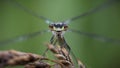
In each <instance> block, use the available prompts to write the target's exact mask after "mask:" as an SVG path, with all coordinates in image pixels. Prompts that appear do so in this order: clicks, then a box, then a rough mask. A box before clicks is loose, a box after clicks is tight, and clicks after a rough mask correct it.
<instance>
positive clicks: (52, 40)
mask: <svg viewBox="0 0 120 68" xmlns="http://www.w3.org/2000/svg"><path fill="white" fill-rule="evenodd" d="M56 43H57V39H55V36H54V35H53V36H52V37H51V39H50V44H52V45H55V44H56ZM47 51H48V48H47V49H46V50H45V51H44V53H43V56H45V55H46V53H47Z"/></svg>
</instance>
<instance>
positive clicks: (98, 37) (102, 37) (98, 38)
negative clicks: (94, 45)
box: [69, 29, 120, 44]
mask: <svg viewBox="0 0 120 68" xmlns="http://www.w3.org/2000/svg"><path fill="white" fill-rule="evenodd" d="M69 31H71V32H73V33H77V34H81V35H84V36H88V37H91V38H94V39H96V40H100V41H103V42H111V43H117V44H120V39H112V38H108V37H105V36H101V35H97V34H92V33H87V32H82V31H79V30H74V29H70V30H69Z"/></svg>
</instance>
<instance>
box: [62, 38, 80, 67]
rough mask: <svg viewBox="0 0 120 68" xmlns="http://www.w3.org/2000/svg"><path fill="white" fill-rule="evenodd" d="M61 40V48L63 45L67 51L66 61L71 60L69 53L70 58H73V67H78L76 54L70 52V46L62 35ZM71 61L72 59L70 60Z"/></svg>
mask: <svg viewBox="0 0 120 68" xmlns="http://www.w3.org/2000/svg"><path fill="white" fill-rule="evenodd" d="M62 39H63V40H62V41H63V46H61V48H62V47H64V48H65V49H66V50H67V51H68V55H67V57H66V58H67V59H68V61H70V60H71V58H70V57H69V55H70V54H71V55H72V58H74V65H75V67H78V61H77V58H76V56H75V54H74V53H73V52H72V50H71V48H70V46H69V45H68V44H67V42H66V41H65V39H64V37H63V38H62ZM71 62H72V61H71Z"/></svg>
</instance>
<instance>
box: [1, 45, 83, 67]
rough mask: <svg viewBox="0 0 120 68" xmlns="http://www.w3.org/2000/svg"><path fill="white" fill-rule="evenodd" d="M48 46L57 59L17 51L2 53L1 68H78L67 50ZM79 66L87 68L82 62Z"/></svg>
mask: <svg viewBox="0 0 120 68" xmlns="http://www.w3.org/2000/svg"><path fill="white" fill-rule="evenodd" d="M47 46H48V49H49V50H50V51H51V52H52V53H53V56H54V57H55V59H49V57H43V56H40V55H36V54H32V53H25V52H19V51H15V50H9V51H1V52H0V68H5V67H6V66H17V65H23V66H25V68H77V67H75V64H74V62H73V60H72V58H71V56H70V55H69V53H68V51H67V50H66V49H65V48H61V47H59V46H53V45H51V44H47ZM49 61H50V62H49ZM51 62H52V63H51ZM78 66H79V67H78V68H85V66H84V65H83V64H82V63H81V62H80V61H78Z"/></svg>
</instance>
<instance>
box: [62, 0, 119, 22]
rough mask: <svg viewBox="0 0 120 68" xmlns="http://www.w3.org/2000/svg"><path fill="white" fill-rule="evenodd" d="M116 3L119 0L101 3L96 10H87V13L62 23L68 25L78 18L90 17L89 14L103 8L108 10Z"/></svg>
mask: <svg viewBox="0 0 120 68" xmlns="http://www.w3.org/2000/svg"><path fill="white" fill-rule="evenodd" d="M117 2H120V1H119V0H108V1H107V2H105V3H103V4H101V5H99V6H97V7H96V8H93V9H91V10H89V11H87V12H85V13H83V14H81V15H78V16H75V17H72V18H70V19H68V20H65V21H63V22H65V23H66V24H68V23H70V22H71V21H74V20H77V19H80V18H82V17H85V16H88V15H90V14H93V13H95V12H98V11H100V10H103V9H105V8H108V7H110V6H111V5H112V4H114V3H117Z"/></svg>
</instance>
